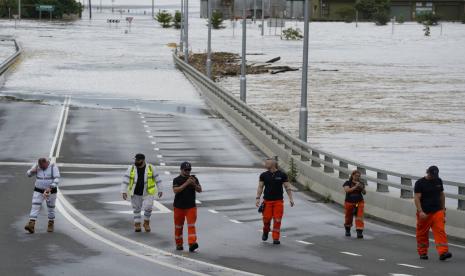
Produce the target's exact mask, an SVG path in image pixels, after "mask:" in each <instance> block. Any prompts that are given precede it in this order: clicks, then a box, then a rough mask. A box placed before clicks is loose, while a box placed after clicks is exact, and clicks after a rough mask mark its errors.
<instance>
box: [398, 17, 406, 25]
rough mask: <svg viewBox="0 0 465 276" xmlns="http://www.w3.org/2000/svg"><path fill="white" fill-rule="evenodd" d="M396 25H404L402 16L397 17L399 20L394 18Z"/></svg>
mask: <svg viewBox="0 0 465 276" xmlns="http://www.w3.org/2000/svg"><path fill="white" fill-rule="evenodd" d="M396 21H397V23H399V24H404V23H405V18H404V16H403V15H401V16H399V18H396Z"/></svg>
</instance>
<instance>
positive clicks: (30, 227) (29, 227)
mask: <svg viewBox="0 0 465 276" xmlns="http://www.w3.org/2000/svg"><path fill="white" fill-rule="evenodd" d="M35 226H36V221H35V220H32V219H31V220H29V222H28V223H27V224H26V226H24V229H25V230H26V231H28V232H29V233H30V234H34V232H35V229H34V228H35Z"/></svg>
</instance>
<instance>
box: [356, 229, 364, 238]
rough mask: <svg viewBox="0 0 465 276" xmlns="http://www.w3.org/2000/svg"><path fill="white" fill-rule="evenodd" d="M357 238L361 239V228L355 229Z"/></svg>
mask: <svg viewBox="0 0 465 276" xmlns="http://www.w3.org/2000/svg"><path fill="white" fill-rule="evenodd" d="M357 239H363V230H361V229H357Z"/></svg>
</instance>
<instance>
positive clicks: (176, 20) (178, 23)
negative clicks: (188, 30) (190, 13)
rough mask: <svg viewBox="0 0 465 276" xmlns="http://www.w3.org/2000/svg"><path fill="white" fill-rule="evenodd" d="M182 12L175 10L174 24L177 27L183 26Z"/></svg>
mask: <svg viewBox="0 0 465 276" xmlns="http://www.w3.org/2000/svg"><path fill="white" fill-rule="evenodd" d="M181 16H182V15H181V12H180V11H175V12H174V17H173V26H174V28H176V29H180V28H181Z"/></svg>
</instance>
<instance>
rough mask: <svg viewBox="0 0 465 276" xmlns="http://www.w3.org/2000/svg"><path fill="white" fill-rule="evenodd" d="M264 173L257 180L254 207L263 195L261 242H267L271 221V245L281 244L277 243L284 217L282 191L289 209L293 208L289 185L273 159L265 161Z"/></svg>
mask: <svg viewBox="0 0 465 276" xmlns="http://www.w3.org/2000/svg"><path fill="white" fill-rule="evenodd" d="M265 168H266V172H264V173H262V174H261V175H260V178H259V183H258V189H257V197H256V198H255V199H256V203H255V205H256V206H257V207H259V206H260V198H261V196H262V193H263V194H264V195H263V204H264V207H263V208H264V209H263V211H262V215H263V234H262V240H263V241H266V240H268V234H269V232H270V230H271V220H273V233H272V236H273V244H276V245H278V244H281V242H280V241H279V238H280V232H281V221H282V218H283V215H284V196H283V194H284V189H285V190H286V193H287V195H288V197H289V202H290V204H291V207H294V199H293V197H292V190H291V184H290V183H289V179H288V177H287V174H286V173H284V172H283V171H281V170H280V169H279V168H278V162H277V161H276V159H275V158H268V159H266V160H265Z"/></svg>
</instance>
